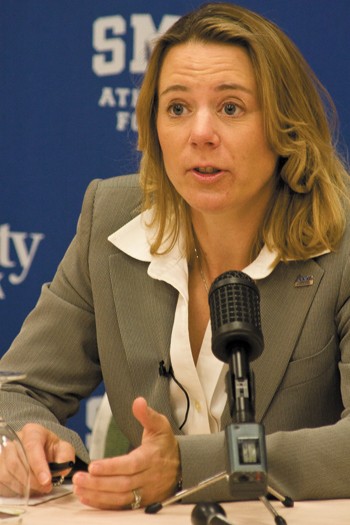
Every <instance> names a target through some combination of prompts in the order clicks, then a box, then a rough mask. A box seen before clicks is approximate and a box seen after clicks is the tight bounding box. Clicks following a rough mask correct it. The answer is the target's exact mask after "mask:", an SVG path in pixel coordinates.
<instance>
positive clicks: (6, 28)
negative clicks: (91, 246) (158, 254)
mask: <svg viewBox="0 0 350 525" xmlns="http://www.w3.org/2000/svg"><path fill="white" fill-rule="evenodd" d="M200 3H201V2H200V1H198V0H192V1H191V2H188V0H177V1H176V2H174V1H173V0H153V1H152V2H145V1H144V0H129V1H128V2H117V1H115V0H99V1H98V2H96V0H74V1H72V0H50V1H47V0H1V2H0V70H1V82H0V109H1V112H0V115H1V126H0V152H1V154H0V170H1V171H0V173H1V175H0V177H1V190H0V319H1V321H0V322H1V324H0V327H1V328H0V355H2V354H3V353H4V352H5V351H6V350H7V348H8V347H9V346H10V343H11V341H12V340H13V338H14V337H15V336H16V334H17V332H18V331H19V329H20V327H21V324H22V322H23V320H24V318H25V316H26V315H27V314H28V313H29V311H30V309H31V308H32V307H33V306H34V304H35V302H36V300H37V297H38V295H39V293H40V287H41V285H42V283H44V282H47V281H50V279H51V278H52V276H53V274H54V271H55V269H56V266H57V264H58V263H59V261H60V259H61V257H62V255H63V254H64V252H65V250H66V248H67V246H68V243H69V241H70V240H71V238H72V237H73V235H74V232H75V227H76V222H77V219H78V215H79V211H80V206H81V202H82V198H83V194H84V191H85V188H86V186H87V185H88V183H89V182H90V181H91V180H92V179H94V178H107V177H111V176H114V175H120V174H124V173H130V172H134V171H135V170H137V166H138V160H139V157H138V153H137V151H136V141H137V129H136V121H135V105H136V101H137V97H138V93H139V87H140V82H141V80H142V74H143V72H144V69H145V65H146V63H147V58H148V56H149V53H150V50H151V48H152V43H153V41H154V39H155V38H156V37H157V35H158V34H160V33H162V32H163V31H165V30H166V29H167V28H168V27H169V26H170V25H171V24H172V23H173V22H175V20H176V19H177V18H178V17H179V16H180V15H181V14H184V13H185V12H187V11H188V10H189V9H192V7H195V6H197V5H200ZM237 3H239V4H241V5H244V6H246V7H248V8H251V9H253V10H256V11H258V12H259V13H261V14H263V15H265V16H267V17H268V18H270V19H272V20H273V21H275V22H276V23H277V24H278V25H280V26H281V27H282V28H283V29H284V30H285V31H286V32H287V34H288V35H289V36H290V37H291V38H292V39H293V40H294V41H295V42H296V44H297V45H298V47H299V48H300V49H301V51H302V52H303V53H304V55H305V57H306V59H307V60H308V61H309V63H310V64H311V66H312V68H313V69H314V70H315V72H316V74H317V75H318V76H319V77H320V79H321V81H322V82H323V83H324V85H325V86H326V87H327V89H328V90H329V92H330V93H331V95H332V96H333V98H334V100H335V103H336V105H337V107H338V111H339V117H340V123H341V128H340V130H341V135H340V146H341V147H342V149H343V150H344V152H345V148H346V144H350V105H349V103H348V93H349V89H350V62H349V57H348V54H349V48H350V42H349V29H348V26H349V20H350V2H348V0H336V1H334V0H310V1H307V2H305V1H304V0H284V1H283V2H281V1H280V0H269V2H266V0H240V1H238V2H237ZM29 350H30V349H29ZM102 391H103V387H101V389H99V390H98V391H97V392H96V393H95V395H101V393H102ZM95 407H96V402H95V398H94V397H92V398H91V399H89V400H88V402H84V403H83V404H82V409H81V410H80V412H79V414H77V416H75V417H74V418H72V420H71V422H70V423H69V424H70V425H71V426H72V428H75V429H76V430H78V432H79V433H80V434H81V435H82V437H83V438H84V439H85V437H86V436H88V434H89V432H90V428H91V425H92V421H93V413H94V410H95ZM86 439H88V437H86Z"/></svg>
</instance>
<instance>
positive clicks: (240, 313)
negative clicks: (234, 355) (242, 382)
mask: <svg viewBox="0 0 350 525" xmlns="http://www.w3.org/2000/svg"><path fill="white" fill-rule="evenodd" d="M209 307H210V319H211V328H212V347H213V348H212V349H213V352H214V354H215V355H216V357H217V358H218V359H221V360H222V361H225V362H227V361H228V359H229V357H230V355H231V351H230V346H231V345H232V344H233V343H235V344H237V343H242V344H243V345H244V346H245V347H247V346H248V348H249V357H250V359H252V360H253V359H256V358H257V357H258V356H259V355H260V354H261V352H262V349H263V337H262V333H261V318H260V294H259V290H258V288H257V286H256V284H255V282H254V281H253V279H251V278H250V277H249V276H248V275H247V274H245V273H244V272H239V271H229V272H225V273H223V274H221V275H219V277H217V278H216V279H215V281H214V282H213V283H212V285H211V287H210V291H209Z"/></svg>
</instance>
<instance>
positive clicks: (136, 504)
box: [131, 489, 142, 510]
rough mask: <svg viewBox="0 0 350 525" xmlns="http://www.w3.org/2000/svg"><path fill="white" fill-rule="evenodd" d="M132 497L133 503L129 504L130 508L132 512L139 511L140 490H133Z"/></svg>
mask: <svg viewBox="0 0 350 525" xmlns="http://www.w3.org/2000/svg"><path fill="white" fill-rule="evenodd" d="M132 493H133V495H134V501H133V502H132V503H131V508H132V510H136V509H139V508H140V507H141V499H142V498H141V493H140V489H134V490H133V491H132Z"/></svg>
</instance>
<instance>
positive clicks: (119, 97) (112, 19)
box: [92, 13, 179, 132]
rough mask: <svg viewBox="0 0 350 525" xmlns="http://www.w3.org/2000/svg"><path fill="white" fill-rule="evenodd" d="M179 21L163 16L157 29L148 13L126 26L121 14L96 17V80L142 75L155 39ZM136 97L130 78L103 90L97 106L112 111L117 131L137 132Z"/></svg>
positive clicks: (104, 87) (94, 32)
mask: <svg viewBox="0 0 350 525" xmlns="http://www.w3.org/2000/svg"><path fill="white" fill-rule="evenodd" d="M178 18H179V16H177V15H163V18H162V19H161V21H160V24H159V25H158V27H156V24H155V23H154V20H153V17H152V15H151V14H149V13H142V14H136V13H135V14H132V15H131V16H130V21H129V25H128V22H127V20H126V19H125V18H124V17H123V16H121V15H114V16H103V17H100V18H97V19H96V20H95V21H94V23H93V28H92V45H93V48H94V50H95V51H96V53H95V54H94V55H93V57H92V71H93V72H94V74H95V75H96V76H97V77H108V76H114V77H115V76H117V75H122V74H123V73H125V72H129V73H130V74H131V75H141V74H142V73H144V72H145V69H146V65H147V60H148V58H149V55H150V52H151V50H152V46H153V42H154V40H155V39H156V38H157V37H158V36H159V35H160V34H162V33H164V32H165V31H166V30H167V29H168V28H169V27H170V26H171V25H173V24H174V23H175V22H176V20H177V19H178ZM129 48H131V49H129ZM138 94H139V90H138V89H137V88H135V86H134V85H131V80H130V77H127V82H126V84H124V85H122V86H121V85H119V86H116V85H113V84H112V83H110V84H109V85H105V86H103V87H102V89H101V92H100V96H99V99H98V106H99V107H100V108H109V109H111V108H112V109H113V110H114V111H113V113H114V119H115V120H114V122H115V125H114V128H115V130H116V131H118V132H125V131H128V130H131V131H135V132H136V131H137V124H136V118H135V105H136V101H137V97H138Z"/></svg>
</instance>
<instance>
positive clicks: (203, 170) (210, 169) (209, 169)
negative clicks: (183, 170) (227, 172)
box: [196, 166, 219, 173]
mask: <svg viewBox="0 0 350 525" xmlns="http://www.w3.org/2000/svg"><path fill="white" fill-rule="evenodd" d="M196 171H199V173H218V172H219V170H218V169H217V168H213V167H211V166H208V167H206V168H196Z"/></svg>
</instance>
